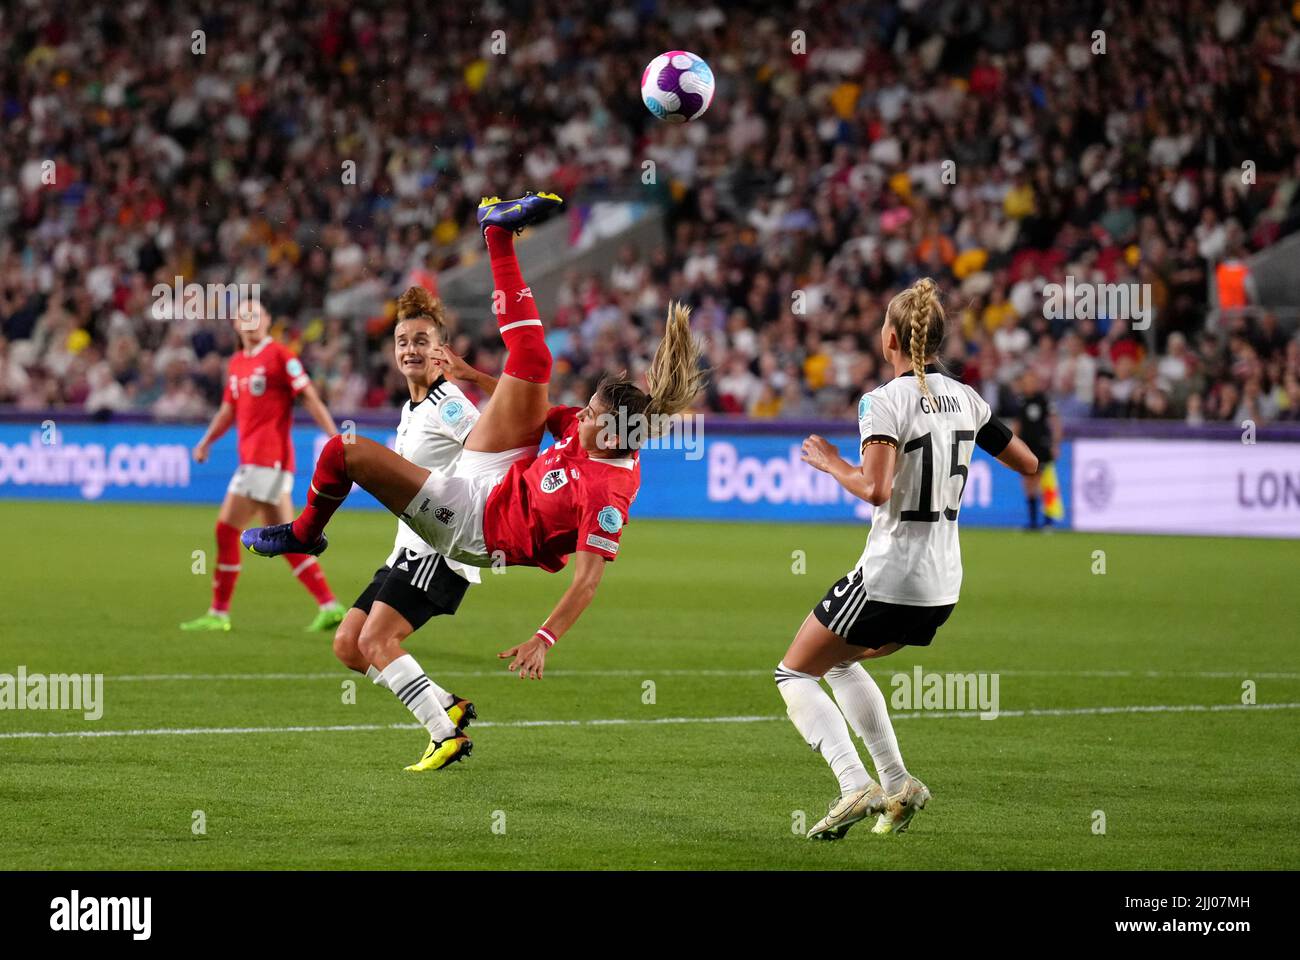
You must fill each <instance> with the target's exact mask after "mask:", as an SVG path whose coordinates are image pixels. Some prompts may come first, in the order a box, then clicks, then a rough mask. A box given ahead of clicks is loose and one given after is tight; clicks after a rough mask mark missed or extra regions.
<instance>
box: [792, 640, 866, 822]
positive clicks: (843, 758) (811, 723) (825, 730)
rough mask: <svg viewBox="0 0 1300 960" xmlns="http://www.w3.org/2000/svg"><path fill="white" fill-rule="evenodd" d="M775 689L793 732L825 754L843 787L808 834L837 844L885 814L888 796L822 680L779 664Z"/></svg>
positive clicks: (823, 756)
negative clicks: (860, 825) (868, 820)
mask: <svg viewBox="0 0 1300 960" xmlns="http://www.w3.org/2000/svg"><path fill="white" fill-rule="evenodd" d="M776 686H777V689H778V690H779V691H780V693H781V697H782V698H783V699H784V700H785V703H786V712H787V714H788V715H789V717H790V721H791V722H792V723H793V724H794V726H795V729H796V730H798V731H799V734H800V735H801V736H802V737H803V738H804V740H805V742H807V744H808V745H809V746H810V747H812V748H813V749H814V750H816V751H817V752H818V753H820V754H821V755H822V758H823V759H824V760H825V761H826V762H827V764H829V765H830V768H831V771H832V772H833V773H834V774H835V778H836V779H837V780H838V781H839V783H840V795H839V796H838V797H836V798H835V799H834V800H833V801H831V805H830V809H829V811H828V812H827V814H826V816H825V817H823V818H822V819H821V820H820V821H818V822H817V823H816V824H814V825H813V827H812V828H811V829H810V830H809V831H808V839H809V840H838V839H840V838H841V837H843V836H844V834H845V833H847V832H848V829H849V827H851V826H853V824H855V823H857V822H858V821H860V820H863V819H865V818H866V817H868V816H871V815H872V814H873V813H879V812H880V811H881V810H882V809H884V802H885V796H884V792H883V791H882V790H881V789H880V785H879V784H877V783H876V782H875V781H874V780H872V779H871V777H870V775H868V773H867V768H866V767H864V766H863V765H862V760H861V758H860V757H859V756H858V752H857V751H856V750H855V749H854V748H853V741H852V739H850V737H849V728H848V725H847V724H845V722H844V717H843V716H842V715H841V714H840V712H839V710H837V709H836V707H835V704H834V702H833V701H832V700H831V698H830V697H828V696H827V695H826V691H825V690H823V689H822V686H821V681H820V680H819V678H817V677H815V676H813V675H812V674H809V673H803V672H801V671H799V670H792V669H791V668H790V667H788V666H786V665H785V663H781V664H780V665H779V666H778V667H777V668H776Z"/></svg>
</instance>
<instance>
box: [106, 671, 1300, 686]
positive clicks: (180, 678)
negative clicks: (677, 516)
mask: <svg viewBox="0 0 1300 960" xmlns="http://www.w3.org/2000/svg"><path fill="white" fill-rule="evenodd" d="M867 672H868V673H870V674H872V675H874V676H879V677H888V676H893V675H894V674H896V673H909V672H910V671H908V670H906V669H901V668H900V669H899V670H879V669H878V670H869V671H867ZM944 672H945V673H951V674H965V673H987V674H994V673H996V674H999V675H1000V676H1004V677H1097V678H1103V679H1104V678H1115V679H1123V678H1126V677H1130V678H1137V679H1147V680H1160V679H1167V678H1180V677H1181V678H1185V679H1192V680H1235V679H1250V680H1300V673H1277V672H1258V671H1251V670H1018V669H1013V670H987V669H981V670H960V669H951V670H946V671H944ZM771 674H772V671H771V670H692V669H677V668H668V669H664V670H658V669H655V668H653V667H647V668H645V669H644V670H551V671H548V672H547V674H546V675H547V676H548V677H645V676H649V675H654V676H657V677H767V676H771ZM358 676H360V674H357V675H355V676H353V674H352V671H344V670H341V669H340V670H336V671H333V672H330V673H136V674H123V675H121V676H109V677H105V678H104V679H105V680H113V681H116V682H118V683H163V682H176V683H180V682H186V681H196V682H203V683H216V682H224V681H243V680H340V679H344V680H345V679H347V678H348V677H352V679H354V680H355V679H356V678H357V677H358ZM437 676H439V677H456V678H473V679H481V678H491V677H501V678H503V679H506V680H515V679H518V676H517V675H516V674H513V673H509V672H508V671H506V670H504V669H501V670H438V671H437Z"/></svg>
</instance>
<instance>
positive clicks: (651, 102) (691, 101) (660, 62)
mask: <svg viewBox="0 0 1300 960" xmlns="http://www.w3.org/2000/svg"><path fill="white" fill-rule="evenodd" d="M641 99H642V100H643V101H644V102H645V105H646V108H647V109H648V110H649V111H650V112H651V113H653V114H654V115H655V116H656V117H658V118H659V119H660V120H667V121H668V122H669V123H685V122H686V121H687V120H694V119H696V118H697V117H699V116H701V115H702V114H703V113H704V111H705V110H707V109H709V104H710V103H711V102H712V101H713V71H712V70H710V69H709V65H708V64H707V63H705V62H704V61H703V60H701V59H700V58H699V57H697V56H696V55H695V54H693V53H688V52H687V51H685V50H669V51H668V52H667V53H661V54H659V56H657V57H655V58H654V59H653V60H651V61H650V65H649V66H647V67H646V68H645V73H643V74H641Z"/></svg>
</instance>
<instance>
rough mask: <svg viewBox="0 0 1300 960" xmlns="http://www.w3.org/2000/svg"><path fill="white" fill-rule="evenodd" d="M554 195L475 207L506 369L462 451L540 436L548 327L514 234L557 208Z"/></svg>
mask: <svg viewBox="0 0 1300 960" xmlns="http://www.w3.org/2000/svg"><path fill="white" fill-rule="evenodd" d="M561 202H562V201H561V200H560V198H559V197H557V196H555V195H554V194H549V193H539V194H531V193H530V194H526V195H524V196H522V197H519V198H518V199H515V200H501V199H499V198H497V197H486V198H484V200H483V202H482V203H481V204H480V205H479V210H478V220H479V223H480V224H481V225H482V227H483V239H484V241H485V242H486V243H487V248H488V259H489V261H490V262H491V265H492V285H493V292H492V312H493V314H495V316H496V318H497V324H498V325H499V327H500V330H501V339H502V340H503V341H505V345H506V362H505V369H504V373H503V375H502V377H501V379H500V380H499V381H498V382H497V388H496V390H495V391H494V392H493V394H492V398H491V399H490V400H489V401H488V403H487V405H486V406H485V407H484V408H483V412H482V414H481V415H480V416H479V419H478V423H476V424H475V425H474V430H473V431H472V432H471V433H470V435H469V437H468V439H467V440H466V442H465V449H466V450H477V451H481V452H487V453H499V452H504V451H506V450H514V449H517V448H519V447H528V446H533V445H534V444H536V443H538V442H539V441H540V440H541V437H542V431H543V429H544V428H545V425H546V414H547V411H548V410H549V409H550V399H549V392H548V385H549V383H550V380H551V351H550V349H549V348H548V347H547V346H546V331H545V329H544V328H543V326H542V319H541V316H540V314H539V313H538V310H537V303H536V301H535V300H534V299H533V291H532V289H531V288H530V287H529V286H528V285H527V284H526V283H525V282H524V277H523V273H522V271H521V270H520V267H519V260H518V258H517V257H516V256H515V241H514V233H515V232H517V231H519V230H522V229H523V228H524V227H525V226H527V225H528V224H530V223H534V222H536V221H537V220H540V219H541V218H542V217H544V216H547V215H548V214H550V213H551V212H552V211H554V210H555V209H557V208H558V207H559V206H560V204H561Z"/></svg>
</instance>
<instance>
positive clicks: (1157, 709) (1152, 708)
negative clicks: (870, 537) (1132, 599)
mask: <svg viewBox="0 0 1300 960" xmlns="http://www.w3.org/2000/svg"><path fill="white" fill-rule="evenodd" d="M1246 710H1250V711H1256V710H1300V703H1259V704H1241V703H1215V704H1200V703H1174V704H1153V705H1149V706H1120V707H1033V708H1029V709H1026V710H1000V711H998V717H1091V716H1104V715H1107V714H1123V713H1227V712H1236V711H1246ZM890 716H891V718H892V719H894V720H954V719H957V720H967V719H972V718H975V717H979V716H980V713H979V711H976V710H926V711H913V712H911V713H895V714H891V715H890ZM785 719H786V718H785V717H784V716H737V717H656V718H654V719H647V720H633V719H628V718H622V717H612V718H609V719H598V720H495V721H494V720H486V721H476V722H475V723H474V726H473V729H482V728H489V727H496V728H511V729H519V728H527V727H623V726H629V727H630V726H662V725H665V724H696V723H770V722H772V721H779V720H785ZM421 729H423V727H422V726H421V725H420V724H418V723H349V724H331V725H328V726H292V727H157V728H153V729H144V730H59V731H50V730H23V731H17V732H13V733H0V740H48V739H62V738H72V739H86V738H92V737H163V736H168V737H195V736H218V735H232V734H234V735H238V734H247V733H350V732H358V731H360V732H366V731H375V730H421Z"/></svg>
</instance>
